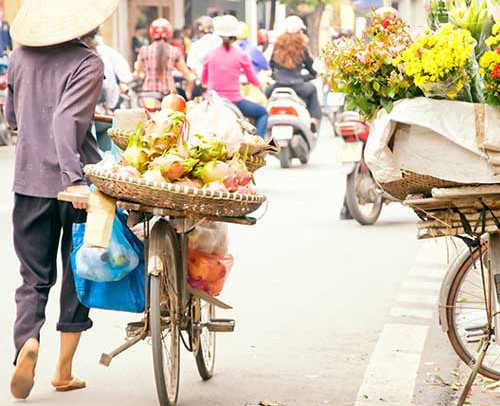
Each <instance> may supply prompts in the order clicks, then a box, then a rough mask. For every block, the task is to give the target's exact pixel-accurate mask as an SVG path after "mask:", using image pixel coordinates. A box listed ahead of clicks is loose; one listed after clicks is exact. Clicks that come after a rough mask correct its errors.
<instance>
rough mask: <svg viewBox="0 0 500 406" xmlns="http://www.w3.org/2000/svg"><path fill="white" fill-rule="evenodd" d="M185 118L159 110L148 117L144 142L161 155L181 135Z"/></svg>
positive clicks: (177, 113) (181, 115) (175, 113)
mask: <svg viewBox="0 0 500 406" xmlns="http://www.w3.org/2000/svg"><path fill="white" fill-rule="evenodd" d="M185 121H186V117H185V115H184V114H183V113H180V112H172V111H171V110H160V111H158V112H156V113H153V114H151V115H150V120H149V121H148V125H147V127H146V133H145V135H144V140H145V142H146V144H147V146H148V147H149V148H151V149H153V150H155V152H159V153H163V152H164V151H166V150H168V149H169V148H170V147H172V146H173V145H175V142H176V141H177V139H178V138H179V137H180V136H181V135H182V132H183V130H184V122H185Z"/></svg>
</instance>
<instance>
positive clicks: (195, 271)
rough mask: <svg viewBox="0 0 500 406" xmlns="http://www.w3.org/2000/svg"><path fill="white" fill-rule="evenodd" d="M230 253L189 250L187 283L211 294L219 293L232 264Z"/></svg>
mask: <svg viewBox="0 0 500 406" xmlns="http://www.w3.org/2000/svg"><path fill="white" fill-rule="evenodd" d="M233 261H234V259H233V256H232V255H214V254H206V253H204V252H201V251H197V250H193V249H190V250H189V255H188V263H189V268H188V274H189V277H188V283H189V284H190V285H191V286H192V287H193V288H194V289H197V290H204V291H205V292H207V293H209V294H211V295H214V296H215V295H218V294H220V293H221V291H222V289H223V287H224V283H225V282H226V279H227V276H228V274H229V271H230V270H231V268H232V266H233Z"/></svg>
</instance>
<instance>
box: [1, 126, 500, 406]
mask: <svg viewBox="0 0 500 406" xmlns="http://www.w3.org/2000/svg"><path fill="white" fill-rule="evenodd" d="M336 145H337V140H335V139H334V138H333V137H332V128H331V126H330V125H329V123H327V122H324V125H323V126H322V136H321V138H320V142H319V145H318V147H317V148H316V150H315V151H314V153H313V156H312V159H311V162H310V164H309V165H307V166H299V165H298V162H297V163H296V164H295V166H294V167H293V168H291V169H289V170H283V169H280V168H279V163H278V161H277V160H275V159H273V158H269V159H268V166H267V167H266V168H264V169H262V170H260V171H259V172H258V173H257V176H256V178H257V179H256V180H257V185H258V189H259V190H260V191H261V192H263V193H265V194H266V195H267V197H268V199H269V206H268V210H267V213H265V215H264V217H263V218H262V219H261V220H260V221H259V222H258V225H257V226H254V227H246V226H232V227H231V228H230V238H231V252H232V253H233V255H234V257H235V266H234V268H233V270H232V271H231V275H230V277H229V280H228V283H227V286H226V288H225V290H224V292H223V294H222V297H221V299H222V300H224V301H225V302H227V303H229V304H231V305H232V306H233V307H234V310H233V311H230V312H223V313H220V315H221V316H223V317H226V316H227V317H234V318H235V319H236V331H235V332H234V333H232V334H228V333H226V334H219V335H218V336H217V340H218V341H217V360H216V373H215V376H214V378H213V379H212V380H211V381H209V382H202V381H201V379H200V378H199V377H198V374H197V372H196V368H195V362H194V359H193V357H192V355H191V354H189V353H187V352H186V351H183V349H182V348H181V352H182V362H181V383H180V385H181V389H180V395H179V396H180V397H179V405H183V406H195V405H196V406H201V405H212V406H219V405H220V406H222V405H224V406H229V405H231V406H243V405H257V404H259V402H262V401H271V400H272V401H276V402H279V403H280V404H284V405H287V406H319V405H355V404H356V405H360V406H361V405H379V404H380V405H388V404H392V405H398V406H403V405H419V406H420V405H422V406H424V405H425V406H437V405H451V404H453V403H451V402H452V401H453V399H454V396H455V392H454V391H453V390H452V388H451V387H450V385H447V384H443V383H442V382H440V381H439V377H441V378H443V380H445V382H448V381H452V382H455V381H456V380H457V379H456V378H455V375H456V374H457V373H458V372H459V371H457V368H458V366H459V362H458V360H457V358H456V356H454V355H453V353H452V352H451V350H450V346H449V344H448V342H447V340H446V337H445V335H444V334H443V333H442V332H441V331H440V329H439V327H438V322H437V318H436V314H435V310H436V309H437V295H438V290H439V285H440V281H441V279H442V277H443V276H444V272H445V270H446V262H447V252H448V254H449V255H451V254H452V253H453V247H449V250H447V249H446V247H445V245H444V244H443V243H442V242H439V243H438V242H434V241H429V242H425V243H424V242H418V241H417V240H416V226H415V223H416V216H415V215H414V214H413V213H412V212H411V211H410V210H408V209H406V208H404V207H402V206H400V205H398V204H391V205H389V206H385V207H384V209H383V211H382V215H381V217H380V219H379V221H378V222H377V223H376V224H375V225H374V226H370V227H362V226H360V225H358V224H357V223H356V222H355V221H340V220H339V211H340V208H341V205H342V200H343V195H344V183H345V176H344V175H343V173H342V171H341V168H340V167H339V166H338V164H337V163H336V162H335V149H336ZM13 157H14V149H13V147H4V148H0V170H1V173H2V176H1V177H0V193H1V195H0V196H1V199H0V237H1V241H2V244H1V245H0V255H1V257H2V262H3V266H2V283H1V284H0V326H1V329H2V334H1V337H2V338H1V340H0V359H1V360H2V362H1V364H0V405H2V406H4V405H11V404H15V402H14V401H13V400H12V398H11V396H10V393H9V380H10V375H11V373H12V364H11V362H12V358H13V344H12V339H11V335H12V325H13V321H14V317H15V303H14V291H15V289H16V287H17V286H18V285H19V283H20V279H19V276H18V262H17V258H16V256H15V253H14V250H13V247H12V238H11V229H12V227H11V218H10V215H11V208H12V200H13V196H12V193H11V191H10V184H11V179H12V173H13ZM260 214H264V213H263V212H261V213H260ZM58 293H59V290H58V286H56V287H55V288H54V289H53V291H52V295H51V298H50V302H49V306H48V309H47V322H46V325H45V327H44V329H43V332H42V337H41V352H40V357H39V362H38V367H37V375H36V385H35V388H34V390H33V392H32V394H31V396H30V399H29V404H33V405H37V406H48V405H70V404H71V405H72V406H86V405H104V404H105V405H120V406H132V405H154V404H156V393H155V388H154V379H153V373H152V356H151V346H150V344H149V343H148V342H147V341H146V342H143V343H139V344H138V345H137V346H135V347H133V348H132V349H130V350H128V351H127V352H125V353H124V354H122V355H121V356H119V357H118V358H116V359H115V360H114V361H113V362H112V364H111V366H110V367H109V368H106V367H103V366H100V365H99V364H98V360H99V357H100V355H101V353H102V352H104V351H109V350H111V349H113V348H115V347H117V346H118V345H120V344H121V343H122V340H123V338H124V327H125V325H126V323H127V322H129V321H133V320H138V319H139V316H138V315H133V314H125V313H116V312H106V311H98V310H92V319H93V320H94V328H93V329H92V330H90V331H89V332H87V333H85V334H84V335H83V338H82V342H81V346H80V348H79V351H78V353H77V357H76V361H75V368H74V370H75V372H76V374H78V376H80V377H82V378H84V379H86V380H87V383H88V388H87V389H85V390H83V391H76V392H73V393H56V392H54V391H53V390H52V388H51V386H50V379H51V376H52V373H53V372H54V364H55V360H56V357H57V351H58V336H57V333H56V332H55V324H56V321H57V316H58V313H57V312H58V310H57V309H58ZM480 385H481V382H479V384H478V385H476V387H475V388H474V390H475V391H476V392H480ZM490 398H491V399H493V400H491V399H490ZM487 401H488V404H495V403H496V404H499V403H500V397H498V396H496V397H491V396H490V397H489V398H488V399H487ZM473 404H474V403H473ZM477 404H479V403H477ZM482 404H486V403H482Z"/></svg>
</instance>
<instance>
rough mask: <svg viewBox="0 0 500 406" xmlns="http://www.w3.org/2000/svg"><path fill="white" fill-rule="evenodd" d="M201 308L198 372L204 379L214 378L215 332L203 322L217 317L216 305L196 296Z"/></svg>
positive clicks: (197, 358)
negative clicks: (204, 325)
mask: <svg viewBox="0 0 500 406" xmlns="http://www.w3.org/2000/svg"><path fill="white" fill-rule="evenodd" d="M195 300H197V301H198V303H197V305H198V306H199V310H200V320H199V323H200V324H201V326H202V327H201V329H200V330H199V332H198V334H199V336H198V343H199V344H198V349H197V351H196V354H195V359H196V366H197V367H198V373H199V374H200V376H201V378H202V379H203V380H204V381H208V380H209V379H210V378H212V376H213V374H214V368H215V332H213V331H209V330H208V328H207V327H203V324H205V323H208V322H209V321H210V320H212V319H214V318H215V306H214V305H212V304H210V303H207V302H205V301H204V300H201V299H198V298H196V299H195Z"/></svg>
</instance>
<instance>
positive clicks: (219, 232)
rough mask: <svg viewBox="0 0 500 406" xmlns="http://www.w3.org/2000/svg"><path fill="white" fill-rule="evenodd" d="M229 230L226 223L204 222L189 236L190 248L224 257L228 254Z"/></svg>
mask: <svg viewBox="0 0 500 406" xmlns="http://www.w3.org/2000/svg"><path fill="white" fill-rule="evenodd" d="M228 245H229V244H228V229H227V225H226V224H224V223H214V222H211V221H204V222H203V223H201V224H200V225H198V226H197V227H196V228H195V230H194V231H193V232H192V233H191V234H190V235H189V248H191V249H193V250H196V251H200V252H203V253H205V254H215V255H219V256H224V255H226V254H227V252H228Z"/></svg>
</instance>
